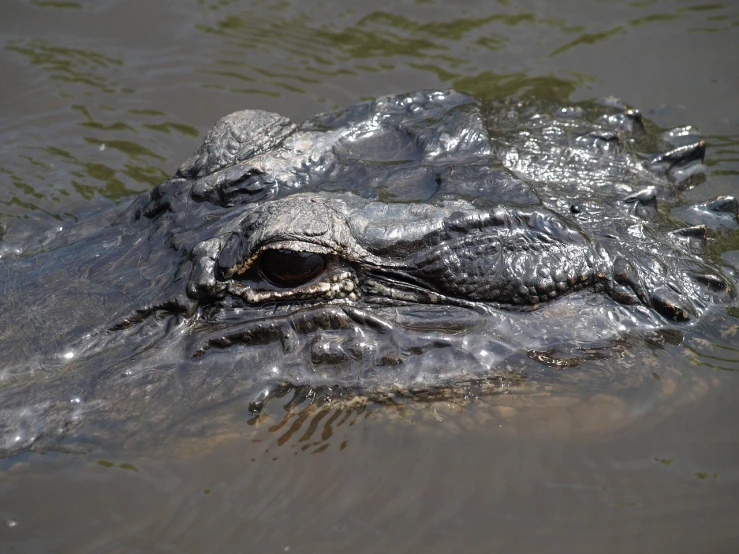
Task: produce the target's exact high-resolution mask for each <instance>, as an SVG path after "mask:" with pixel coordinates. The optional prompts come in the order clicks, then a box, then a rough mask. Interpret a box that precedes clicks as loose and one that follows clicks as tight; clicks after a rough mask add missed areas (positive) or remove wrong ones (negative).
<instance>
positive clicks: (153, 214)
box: [1, 92, 737, 447]
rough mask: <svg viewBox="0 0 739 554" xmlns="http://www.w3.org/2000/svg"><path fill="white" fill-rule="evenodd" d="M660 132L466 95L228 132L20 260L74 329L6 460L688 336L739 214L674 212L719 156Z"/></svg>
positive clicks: (592, 114)
mask: <svg viewBox="0 0 739 554" xmlns="http://www.w3.org/2000/svg"><path fill="white" fill-rule="evenodd" d="M654 135H655V133H654V132H653V131H650V130H649V129H648V124H646V123H645V122H644V121H643V120H642V117H641V115H640V114H639V112H637V111H635V110H628V109H626V108H624V107H623V106H620V105H618V104H617V103H616V102H613V101H611V102H610V103H608V104H606V105H589V106H585V107H561V106H542V105H537V104H523V103H520V102H518V101H515V100H511V101H504V102H496V103H489V104H485V103H481V102H478V101H476V100H474V99H472V98H470V97H468V96H465V95H462V94H459V93H456V92H431V93H429V92H421V93H415V94H411V95H405V96H396V97H387V98H382V99H379V100H377V101H373V102H367V103H364V104H360V105H359V106H356V107H353V108H350V109H348V110H345V111H342V112H339V113H334V114H325V115H319V116H317V117H315V118H313V119H311V120H308V121H307V122H305V123H303V124H302V125H300V126H296V125H293V124H292V123H291V122H289V121H288V120H286V119H285V118H282V117H280V116H278V115H275V114H269V113H265V112H260V111H243V112H238V113H235V114H232V115H230V116H227V117H226V118H224V119H222V120H221V121H220V122H218V123H217V124H216V126H215V127H214V128H213V130H211V131H210V132H209V133H208V135H207V137H206V139H205V142H204V144H203V146H202V147H201V148H200V149H199V150H198V152H196V154H195V155H193V157H192V158H190V159H189V160H188V161H187V162H186V163H185V164H183V165H182V167H181V168H180V169H179V171H178V172H177V174H176V175H175V176H174V177H172V178H171V179H169V180H167V181H165V182H164V183H162V184H160V185H159V186H157V187H156V188H155V189H153V190H152V191H151V192H150V193H147V194H144V195H142V196H141V197H139V198H138V199H137V200H136V201H135V202H134V203H133V205H132V206H131V207H130V208H129V209H128V210H127V211H126V212H125V213H124V214H123V215H122V216H120V217H119V218H118V219H117V220H116V221H115V222H114V223H113V224H112V225H109V226H107V227H106V228H104V229H103V230H96V231H95V232H90V233H88V234H87V236H85V237H84V238H82V239H79V240H78V239H75V240H72V241H68V244H66V245H64V246H63V247H61V248H59V249H57V250H53V251H50V252H48V253H44V254H39V255H37V256H36V257H33V258H30V257H29V258H25V259H23V260H21V261H18V262H16V266H15V268H16V269H15V271H17V276H18V277H17V278H16V280H17V283H18V284H17V285H16V286H17V289H16V290H14V291H11V294H10V295H9V297H10V298H12V297H13V294H16V295H20V294H24V295H25V296H26V297H28V296H29V291H30V292H31V295H35V296H38V297H40V300H39V303H40V304H41V306H43V307H44V309H47V310H49V309H50V307H51V306H53V305H58V306H60V307H61V308H63V309H65V310H67V312H66V314H65V317H63V318H61V317H60V318H59V320H53V319H52V320H51V321H46V322H45V324H46V326H45V327H44V326H43V325H42V326H41V327H42V328H43V329H41V330H40V331H37V334H36V335H35V337H36V338H35V339H34V340H35V344H41V345H43V348H41V350H42V353H41V354H38V355H35V357H33V356H32V358H33V359H34V360H36V362H35V363H37V366H38V367H37V368H36V371H42V372H44V373H45V375H46V377H45V378H46V379H47V382H46V385H45V389H44V390H45V391H46V392H48V391H49V390H52V384H55V385H54V388H53V390H54V391H55V392H54V393H53V394H52V395H51V397H50V396H49V395H48V394H46V395H45V396H39V395H38V394H36V393H37V392H38V391H39V390H40V389H39V385H38V379H35V378H34V377H33V375H31V374H29V372H28V367H29V366H28V364H26V365H23V364H18V363H17V362H14V363H15V365H13V366H12V367H10V369H9V370H6V378H7V376H8V375H9V376H10V377H9V382H10V383H12V384H11V385H10V386H9V387H6V388H5V389H4V391H3V392H2V393H1V394H3V395H4V397H5V398H6V400H5V401H3V406H4V407H3V408H2V410H4V411H3V416H2V417H3V419H4V424H3V425H4V428H5V430H6V431H7V433H6V434H7V436H8V437H9V438H7V439H6V440H5V442H6V447H10V445H11V443H12V444H17V445H18V446H20V447H25V446H28V445H30V444H33V443H34V442H35V441H37V440H38V438H39V437H40V436H42V435H43V434H44V433H47V434H49V433H50V434H52V435H58V434H59V431H60V429H61V430H64V429H67V428H69V427H70V426H72V427H74V426H76V425H78V424H80V422H89V421H90V420H92V419H94V420H100V419H104V420H106V421H111V420H112V421H115V422H117V423H118V424H119V425H120V424H121V422H124V421H125V422H126V424H127V425H129V427H130V429H132V431H131V432H136V430H137V429H140V427H141V425H143V424H144V422H146V423H147V424H151V422H154V421H160V422H163V424H167V425H171V424H176V422H177V421H178V418H181V417H183V416H184V415H189V414H192V413H195V412H196V411H197V410H198V409H202V408H204V407H208V406H212V405H214V404H223V403H224V402H226V401H228V400H235V401H237V402H239V403H240V404H242V405H251V406H252V409H259V406H260V405H261V403H263V401H264V400H265V399H266V398H268V397H269V396H270V395H271V394H273V393H274V392H275V391H278V390H284V387H285V386H291V387H294V386H307V387H308V388H309V389H310V390H312V391H316V390H320V391H322V392H323V393H325V394H328V395H331V394H345V393H346V391H347V390H349V391H352V392H353V393H357V392H360V393H362V394H367V395H373V394H389V393H393V392H397V391H406V392H407V391H424V390H430V389H432V388H438V387H446V388H447V389H448V390H454V388H455V387H457V386H461V384H467V385H469V384H470V383H481V382H485V383H488V384H489V383H494V385H495V386H499V385H500V384H501V383H504V382H506V379H511V378H512V376H514V375H518V376H520V375H522V373H521V372H520V371H519V370H523V374H525V368H526V367H528V366H527V364H531V363H539V362H542V361H543V362H545V363H546V364H550V365H559V366H561V365H576V364H577V363H578V360H587V359H589V358H592V357H596V358H597V357H603V356H606V357H607V356H609V355H610V354H611V353H613V352H615V351H617V350H618V348H617V345H618V344H619V343H622V342H623V341H624V340H625V338H624V337H629V336H646V335H649V334H650V333H653V332H654V331H656V330H661V329H675V328H678V329H680V326H683V327H684V328H688V327H689V326H690V325H691V324H692V321H694V320H696V319H698V318H700V317H701V316H703V315H704V314H705V313H707V312H709V311H710V310H711V309H712V306H715V305H717V304H721V303H725V302H727V301H728V300H730V299H731V298H732V296H733V285H732V284H731V282H730V276H727V275H726V274H725V272H723V271H722V270H721V268H719V267H718V266H717V265H715V264H713V263H711V262H710V261H709V260H707V257H706V255H705V253H704V251H703V245H704V243H705V242H706V240H707V226H706V223H707V224H708V226H709V227H710V226H711V224H712V222H714V220H715V221H719V220H721V218H724V219H725V218H726V216H727V214H730V215H729V217H730V218H734V219H735V218H736V211H737V206H736V201H735V200H734V199H732V198H724V199H722V200H720V201H717V202H715V203H713V204H706V205H704V206H702V207H699V208H697V209H699V213H700V214H701V217H702V218H703V219H702V220H701V221H702V224H701V225H698V226H693V227H685V226H681V225H680V224H679V222H677V221H676V220H675V219H674V218H672V217H671V216H670V215H669V214H667V213H665V212H664V210H660V209H658V206H657V203H658V202H659V201H661V200H662V199H664V198H674V197H675V194H676V190H677V189H678V187H679V186H680V183H684V182H686V180H689V179H691V178H695V176H696V175H697V174H698V173H699V172H700V162H701V161H702V157H703V152H704V144H703V143H702V142H700V141H697V140H692V141H691V140H683V142H681V143H677V144H672V145H669V144H666V143H664V142H660V140H659V137H655V136H654ZM668 138H669V137H668ZM688 138H689V139H693V138H694V137H688ZM655 144H658V146H659V147H660V148H659V149H657V150H655V148H654V145H655ZM60 260H64V264H65V266H64V269H63V270H62V271H60V269H59V264H60ZM20 275H24V276H25V277H24V279H21V278H20ZM29 275H35V276H36V277H29ZM60 283H61V287H60ZM41 290H46V291H55V292H54V293H53V294H52V296H51V297H50V296H49V295H48V294H46V295H45V296H44V295H42V294H41V293H40V292H39V291H41ZM65 291H66V292H65ZM65 294H66V296H65ZM40 309H42V308H39V310H40ZM70 317H71V318H76V321H75V323H74V324H71V323H68V324H67V326H66V328H64V329H61V330H60V325H59V324H58V321H65V322H68V321H69V319H70ZM52 336H53V337H54V340H53V341H52V343H53V346H52V347H51V348H50V347H49V345H48V344H47V343H48V341H49V337H52ZM44 341H47V342H46V343H45V342H44ZM50 353H53V354H54V356H51V357H50V356H49V354H50ZM16 357H17V356H16ZM50 358H51V360H52V361H49V359H50ZM532 360H534V361H533V362H532ZM21 366H23V368H21ZM340 391H341V392H340ZM34 394H35V396H34ZM29 396H30V397H33V398H35V399H36V400H37V401H36V402H34V401H29ZM82 427H84V426H82ZM50 430H51V431H50Z"/></svg>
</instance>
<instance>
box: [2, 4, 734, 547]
mask: <svg viewBox="0 0 739 554" xmlns="http://www.w3.org/2000/svg"><path fill="white" fill-rule="evenodd" d="M555 6H556V7H555ZM0 45H1V48H0V74H1V75H2V81H0V225H1V226H2V227H0V233H3V234H5V235H7V236H8V237H11V236H14V237H18V236H21V237H23V236H25V237H27V239H28V240H29V241H32V240H37V239H38V237H39V236H40V235H43V234H54V233H56V232H58V230H59V228H66V227H69V226H73V225H74V223H75V222H76V221H77V220H78V219H79V218H80V217H84V216H85V214H86V213H88V212H93V211H97V210H100V209H102V208H105V207H110V206H113V205H115V204H117V203H120V204H122V205H125V204H126V203H127V202H128V201H130V200H129V199H130V196H131V195H132V194H135V193H137V192H140V191H143V190H147V189H148V188H150V187H151V186H152V185H153V184H156V183H157V182H159V181H160V180H161V179H163V178H164V177H165V176H167V175H169V174H171V173H172V172H173V171H174V170H175V168H176V167H177V166H178V165H179V164H180V163H181V162H182V161H183V160H184V159H186V157H187V156H188V155H189V154H190V153H191V152H192V151H193V150H194V149H195V148H196V147H197V146H198V141H199V137H200V136H202V134H203V133H204V132H205V130H206V129H207V128H209V126H210V125H211V124H212V123H213V122H214V121H215V120H216V119H218V118H219V117H221V116H222V115H224V114H226V113H228V112H230V111H234V110H237V109H243V108H260V109H266V110H272V111H277V112H279V113H282V114H284V115H286V116H288V117H290V118H292V119H293V120H295V121H300V120H302V119H304V118H306V117H308V116H310V115H313V114H314V113H317V112H320V111H325V110H328V109H334V108H339V107H343V106H348V105H351V104H354V103H356V102H358V101H360V100H363V99H367V98H371V97H374V96H378V95H382V94H388V93H397V92H404V91H408V90H414V89H419V88H439V87H449V86H453V87H456V88H459V89H461V90H465V91H468V92H473V93H477V94H482V95H486V96H490V97H494V96H505V95H511V94H518V95H528V94H530V95H535V96H537V97H543V98H552V99H558V100H567V99H570V100H582V99H588V98H593V97H599V96H604V95H614V96H618V97H620V98H621V99H623V100H624V101H625V102H626V103H628V104H630V105H633V106H635V107H638V108H640V109H641V110H642V111H643V112H644V113H645V115H646V116H647V117H649V118H651V119H653V120H655V121H656V122H657V123H658V124H660V125H662V126H665V127H670V126H676V125H687V124H691V125H694V126H695V127H697V128H698V129H699V130H700V131H701V133H702V135H703V136H704V137H705V138H706V140H707V141H708V145H709V148H708V152H707V156H706V159H707V161H708V166H709V175H708V179H707V181H706V182H705V183H703V184H701V185H700V186H698V187H695V188H693V189H692V190H689V191H686V192H685V197H686V198H687V199H690V200H695V201H699V200H703V199H707V198H709V197H713V196H716V195H719V194H728V193H732V194H737V193H739V112H738V111H737V109H736V107H737V101H738V100H739V97H738V96H737V93H736V91H737V90H739V86H738V85H739V71H737V68H739V54H737V52H739V7H737V6H736V5H735V4H731V3H728V2H726V3H723V4H722V3H711V4H709V3H701V2H681V1H675V2H669V1H662V2H659V1H649V0H647V1H641V2H632V3H627V2H615V1H611V2H574V1H572V2H557V3H552V2H543V1H528V2H511V3H508V2H504V1H502V2H499V3H492V2H487V1H486V2H482V1H480V2H465V3H464V4H463V5H461V6H460V5H456V4H455V5H452V4H450V3H448V2H441V1H438V2H435V1H416V2H397V1H395V2H391V1H385V2H383V1H377V2H374V3H372V4H371V5H369V4H364V3H362V4H360V3H352V5H351V6H350V7H349V8H347V3H346V2H338V1H335V0H331V1H326V2H321V3H315V4H312V5H310V6H308V5H307V4H306V3H304V2H303V3H300V2H297V1H293V2H289V1H283V2H251V3H250V2H235V1H228V0H222V1H220V2H215V1H212V2H211V1H206V0H203V1H201V2H197V3H196V2H181V1H178V0H169V1H164V0H162V1H159V2H156V3H152V2H145V1H143V0H141V1H135V0H131V1H125V0H106V1H103V0H95V1H93V0H86V1H80V2H77V1H75V0H63V1H62V0H60V1H55V0H49V1H45V0H25V1H22V0H15V1H13V2H12V3H10V4H9V5H8V6H5V7H4V10H3V17H2V20H1V21H0ZM734 249H736V247H734ZM726 258H727V261H728V262H732V260H733V262H732V263H734V264H736V260H737V259H736V256H735V254H728V255H727V257H726ZM737 325H739V320H737V319H736V318H733V319H732V317H731V316H727V322H726V331H725V334H724V336H723V337H722V340H721V341H720V342H719V343H717V344H711V343H706V342H705V341H700V340H694V341H692V342H690V343H689V344H687V345H686V346H685V347H684V348H683V349H682V352H683V355H684V361H683V362H681V364H680V365H679V367H677V368H667V367H666V368H664V374H663V377H662V378H661V380H660V381H659V383H657V385H654V386H661V387H663V388H664V389H665V390H664V391H663V392H665V394H664V395H661V396H660V398H662V397H664V398H665V400H664V401H663V402H662V404H661V405H660V406H656V407H655V406H650V405H641V404H639V403H638V402H633V401H632V402H629V403H626V404H622V403H620V402H619V400H618V398H616V399H613V398H609V397H607V396H603V397H595V398H584V397H578V396H577V395H576V394H575V395H571V396H567V395H562V396H558V397H556V398H555V399H552V398H551V397H546V396H545V395H541V396H533V397H531V398H526V399H521V400H520V401H517V400H516V399H507V400H506V401H505V402H501V403H499V404H497V405H495V406H492V407H491V406H490V405H485V404H481V405H474V404H473V405H471V406H459V405H454V404H448V403H436V404H430V405H428V406H426V407H422V408H415V409H408V407H403V406H401V407H399V408H398V409H396V410H394V409H390V408H385V409H378V408H377V407H374V408H373V407H372V406H369V407H362V406H358V407H356V408H354V409H353V410H345V411H344V412H337V411H325V410H324V411H322V410H320V409H319V408H315V409H308V410H307V411H304V412H301V413H302V414H304V415H303V416H302V418H303V419H301V416H296V415H293V416H289V417H285V416H284V412H283V411H282V408H281V405H280V404H279V403H277V404H275V405H273V406H271V407H270V409H269V413H267V414H266V415H265V417H264V419H263V420H261V421H259V422H257V423H256V424H249V418H248V417H247V416H244V418H243V424H242V425H241V426H238V427H237V428H229V429H228V430H227V432H226V431H224V432H223V433H218V434H214V435H213V436H212V437H203V436H202V435H197V434H193V436H192V439H191V440H190V441H185V444H184V445H183V444H178V445H177V447H176V448H175V447H172V448H170V445H168V444H166V443H165V444H164V445H162V447H161V448H160V449H159V450H158V451H156V452H153V453H151V454H150V455H148V456H146V457H140V456H137V457H135V458H130V459H129V458H126V457H125V456H123V457H121V458H116V459H108V458H105V457H100V456H98V455H96V454H95V453H93V454H89V455H69V454H68V455H64V454H47V455H43V456H41V455H32V454H26V455H22V456H18V457H16V458H14V459H11V460H7V461H5V462H3V463H2V465H0V552H139V551H140V552H144V551H146V552H149V551H154V552H159V551H167V550H169V551H171V550H174V551H186V552H187V551H190V552H202V551H244V550H246V551H250V550H255V549H256V548H261V549H263V550H264V551H277V552H284V551H289V552H317V551H322V552H344V551H347V550H349V549H352V550H354V551H359V552H364V551H366V552H375V551H391V552H418V551H427V552H449V551H452V550H459V549H462V548H465V549H466V550H468V551H472V552H488V551H498V550H502V549H504V548H505V549H506V550H512V551H519V552H528V551H536V552H561V551H566V552H592V551H594V550H596V549H597V550H600V551H607V552H626V551H629V552H630V551H634V550H636V551H645V552H667V551H669V552H696V551H702V552H735V551H736V549H737V545H739V531H738V530H737V529H736V527H735V521H736V517H737V515H739V506H738V504H737V501H736V499H737V498H739V470H737V468H739V438H737V437H739V433H737V430H738V426H737V423H736V421H737V420H738V419H739V418H738V417H737V416H739V412H738V411H737V408H736V406H737V402H736V398H737V394H739V371H737V370H739V351H738V350H737V347H736V344H737V343H739V339H736V338H735V335H734V333H736V331H737ZM670 369H677V371H678V373H679V374H680V375H681V376H682V377H681V378H680V379H669V378H667V374H668V373H669V370H670ZM673 385H674V386H673ZM650 397H652V396H650ZM635 406H636V408H635ZM242 408H243V407H242ZM252 423H254V422H252ZM288 549H289V550H288Z"/></svg>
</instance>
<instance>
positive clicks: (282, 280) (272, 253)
mask: <svg viewBox="0 0 739 554" xmlns="http://www.w3.org/2000/svg"><path fill="white" fill-rule="evenodd" d="M324 267H326V262H325V260H324V259H323V256H321V255H320V254H312V253H310V252H296V251H295V250H266V251H265V252H263V253H262V257H261V259H260V261H259V272H260V273H261V274H262V276H263V277H264V278H265V279H267V280H268V281H270V282H271V283H273V284H275V285H281V286H285V287H294V286H297V285H302V284H303V283H307V282H308V281H310V280H311V279H313V278H314V277H316V276H317V275H319V274H320V273H321V272H322V271H323V269H324Z"/></svg>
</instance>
